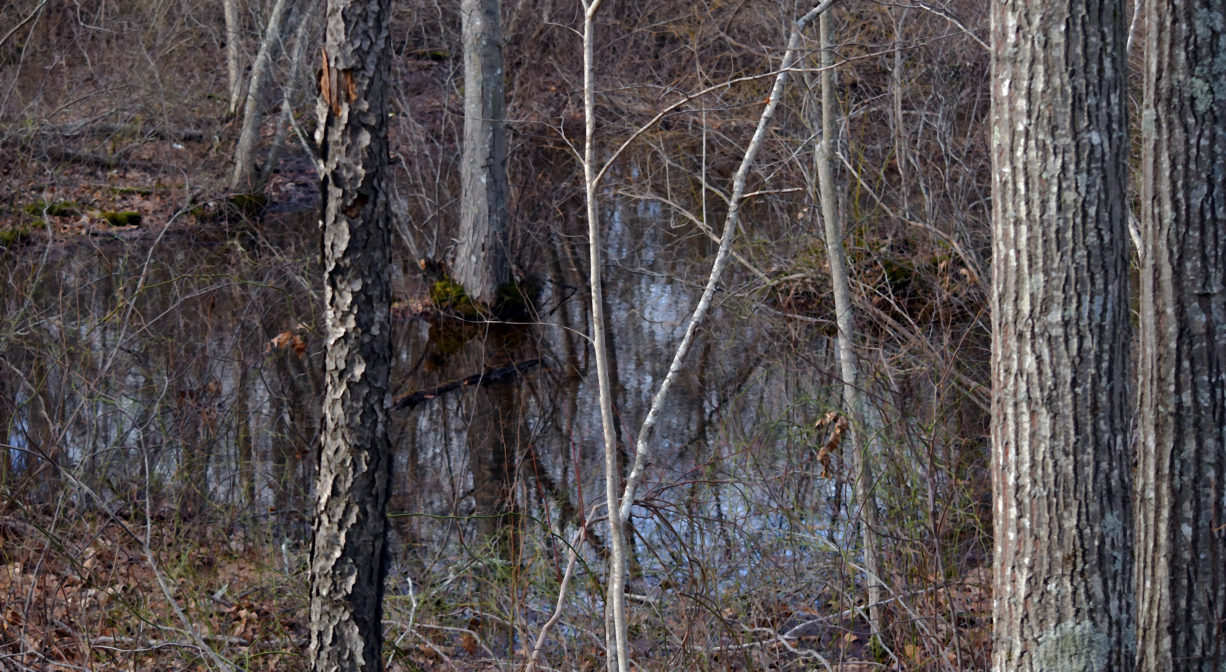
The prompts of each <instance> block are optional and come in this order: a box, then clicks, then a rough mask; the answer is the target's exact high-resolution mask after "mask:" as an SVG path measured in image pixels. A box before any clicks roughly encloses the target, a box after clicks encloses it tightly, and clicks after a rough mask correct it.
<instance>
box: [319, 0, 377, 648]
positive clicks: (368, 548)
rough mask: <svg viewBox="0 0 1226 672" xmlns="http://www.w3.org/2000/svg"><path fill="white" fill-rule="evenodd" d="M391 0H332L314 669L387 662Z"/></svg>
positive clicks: (327, 48)
mask: <svg viewBox="0 0 1226 672" xmlns="http://www.w3.org/2000/svg"><path fill="white" fill-rule="evenodd" d="M390 16H391V3H390V2H389V0H329V2H328V9H327V19H326V21H327V22H326V28H325V31H326V37H325V41H324V48H323V64H322V69H321V81H320V88H321V98H320V102H319V105H318V117H319V121H318V123H319V127H318V130H317V131H316V139H317V140H318V142H319V145H320V162H321V173H322V190H323V194H322V200H323V203H322V208H323V213H322V217H321V220H322V221H321V226H322V228H323V267H324V276H325V285H324V306H325V324H326V333H327V336H326V338H327V353H326V361H325V375H326V386H325V390H324V398H323V427H322V437H321V451H320V458H319V468H318V478H317V481H316V486H315V496H316V504H315V514H314V532H315V538H314V544H313V546H312V549H311V559H310V577H311V645H310V652H309V657H310V660H311V664H312V666H313V669H315V670H319V671H320V672H323V671H324V670H328V671H329V672H332V671H334V670H379V669H382V665H383V663H382V644H383V633H382V615H383V579H384V576H385V574H386V571H387V560H386V558H385V551H386V531H387V518H386V508H387V498H388V490H389V487H390V483H389V481H390V479H391V459H392V458H391V455H390V454H389V453H390V448H389V441H388V422H389V419H388V409H389V405H390V400H391V399H390V394H389V387H388V376H389V369H390V365H391V339H390V318H389V310H390V283H389V278H388V267H389V263H388V250H389V248H390V247H391V245H390V231H391V225H390V222H389V216H388V198H387V191H386V185H385V179H386V173H387V165H388V149H387V107H386V106H387V100H386V96H387V93H386V92H387V88H388V86H389V82H388V77H389V72H390V36H389V32H390V26H389V23H390Z"/></svg>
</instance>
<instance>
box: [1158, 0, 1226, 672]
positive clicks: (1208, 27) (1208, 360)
mask: <svg viewBox="0 0 1226 672" xmlns="http://www.w3.org/2000/svg"><path fill="white" fill-rule="evenodd" d="M1146 14H1147V16H1148V20H1149V32H1148V36H1147V37H1148V41H1147V47H1146V53H1147V64H1146V76H1145V112H1144V118H1143V123H1144V127H1143V130H1144V137H1145V144H1144V149H1143V170H1144V176H1143V187H1142V188H1143V194H1142V238H1143V241H1144V252H1145V253H1144V256H1143V258H1142V271H1141V330H1140V331H1141V360H1140V365H1139V379H1140V398H1141V404H1140V418H1139V422H1138V424H1139V429H1140V446H1139V451H1138V456H1137V490H1136V502H1137V553H1136V556H1137V621H1138V634H1139V641H1138V652H1137V654H1138V658H1137V660H1138V666H1137V669H1138V670H1143V671H1151V670H1153V671H1157V670H1173V669H1178V670H1222V669H1226V494H1224V493H1226V483H1223V478H1222V476H1223V471H1224V469H1226V277H1224V276H1226V229H1224V228H1223V223H1224V222H1226V3H1224V2H1222V1H1221V0H1149V2H1148V3H1147V12H1146Z"/></svg>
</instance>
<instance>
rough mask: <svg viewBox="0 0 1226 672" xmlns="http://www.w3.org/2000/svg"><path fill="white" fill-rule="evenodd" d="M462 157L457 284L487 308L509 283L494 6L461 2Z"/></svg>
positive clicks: (488, 0) (502, 101)
mask: <svg viewBox="0 0 1226 672" xmlns="http://www.w3.org/2000/svg"><path fill="white" fill-rule="evenodd" d="M460 15H461V17H462V19H463V33H464V154H463V157H462V159H461V164H460V173H461V175H460V185H461V197H460V232H459V238H458V240H457V246H456V251H455V262H454V263H453V264H452V265H451V268H452V273H454V275H455V280H456V282H458V283H460V285H462V286H463V287H464V290H465V291H466V292H468V295H469V296H470V297H472V298H473V299H476V300H477V301H478V302H479V303H482V304H485V305H487V306H492V305H493V304H494V299H495V297H496V296H497V293H498V287H499V286H500V285H502V284H504V283H505V282H507V279H508V278H509V277H510V267H509V264H508V261H507V253H506V227H507V120H506V116H507V113H506V93H505V89H504V86H503V73H502V43H501V40H502V36H501V33H500V31H499V27H498V0H463V2H462V3H461V5H460Z"/></svg>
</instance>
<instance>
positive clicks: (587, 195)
mask: <svg viewBox="0 0 1226 672" xmlns="http://www.w3.org/2000/svg"><path fill="white" fill-rule="evenodd" d="M834 1H835V0H824V1H823V2H821V3H819V4H818V5H817V6H815V7H813V8H812V9H810V10H809V11H808V12H806V13H805V14H804V15H803V16H801V17H800V18H798V19H796V20H795V21H793V22H792V26H791V34H790V36H789V38H788V44H787V49H786V51H785V52H784V55H783V62H782V64H781V66H780V68H779V70H778V71H777V72H776V73H775V77H774V83H773V85H772V86H771V91H770V96H769V97H768V98H767V103H766V106H765V107H764V108H763V110H762V113H761V115H760V116H759V117H758V123H757V126H756V128H755V129H754V134H753V137H752V138H751V139H750V140H749V144H748V145H747V146H746V148H745V153H744V155H743V156H742V157H741V161H740V164H739V166H738V167H737V170H736V174H735V175H734V176H733V178H732V193H731V195H730V196H729V199H728V212H727V215H726V216H725V218H724V229H723V232H722V235H721V237H720V239H719V250H718V252H717V253H716V255H715V260H714V262H713V263H712V265H711V273H710V275H709V276H708V277H707V282H706V285H705V286H704V287H703V291H702V295H701V296H700V297H699V299H698V303H697V304H696V305H695V306H694V312H693V313H692V314H691V315H690V319H689V323H688V324H687V325H686V329H685V334H684V335H683V336H682V338H681V342H680V343H679V344H678V345H677V350H676V351H675V352H674V353H673V358H672V362H671V363H670V364H669V367H668V373H667V374H665V376H664V380H663V381H662V382H661V383H660V387H659V388H658V389H657V390H656V393H655V395H653V396H652V399H651V406H650V408H648V411H647V417H646V418H645V419H644V420H643V425H642V427H641V428H640V429H639V432H638V440H637V441H636V442H635V453H634V463H633V464H632V465H631V468H630V473H629V474H627V476H626V479H625V485H624V486H622V485H621V472H620V470H619V467H618V456H617V442H616V440H615V435H616V430H615V427H614V418H613V404H612V392H611V389H610V387H611V386H610V383H609V370H610V365H609V357H608V344H607V334H606V333H605V332H606V325H605V321H604V305H603V303H604V302H603V299H602V290H601V272H600V267H601V263H602V261H601V259H602V251H601V246H600V220H599V210H598V208H597V198H596V196H597V186H598V185H599V183H600V180H601V178H602V177H603V176H604V175H605V173H606V172H607V171H608V170H609V167H610V166H612V165H613V162H614V161H616V160H617V158H618V157H619V156H620V155H621V153H622V152H623V151H625V149H626V148H627V147H628V146H629V145H630V144H631V143H633V142H634V141H635V140H636V139H637V138H638V137H639V135H640V134H642V133H643V132H645V131H646V130H648V129H649V128H651V127H652V126H654V125H655V124H657V123H659V121H660V120H661V119H663V118H664V116H665V115H666V114H667V113H669V112H671V111H672V110H674V109H676V108H678V107H680V106H681V104H682V103H685V102H688V101H689V100H691V98H689V97H687V98H685V99H683V100H682V101H681V102H680V103H675V104H673V105H670V106H668V107H666V108H664V109H663V110H661V111H660V112H659V113H657V114H656V115H655V116H654V117H653V118H652V119H651V121H649V122H648V123H647V124H645V125H644V126H642V127H640V128H639V129H638V130H637V131H635V132H634V133H633V134H631V136H630V137H629V138H627V139H626V140H625V141H624V142H622V144H621V145H620V146H619V147H618V148H617V149H616V150H615V151H613V152H612V154H611V155H610V157H609V158H608V159H607V160H606V161H605V162H604V163H603V164H602V167H600V168H599V169H597V165H596V156H595V149H594V137H595V132H596V120H595V109H596V103H595V63H594V61H595V56H594V53H595V49H594V44H595V38H594V34H593V33H594V31H593V22H594V19H595V16H596V13H597V11H599V9H600V5H601V2H602V0H591V1H590V2H586V3H585V4H584V6H583V7H584V19H583V104H584V117H585V140H584V151H583V159H582V162H583V183H584V202H585V205H586V209H587V221H588V252H589V259H588V264H589V268H590V273H591V277H590V280H589V282H590V284H591V292H592V340H593V345H594V347H595V350H596V375H597V380H598V388H599V397H600V401H599V403H600V415H601V423H602V429H603V439H604V444H605V445H604V458H605V503H606V505H607V506H608V508H609V537H610V547H611V548H610V551H611V553H610V558H609V578H608V588H607V591H606V610H607V611H606V618H605V630H606V631H605V646H606V650H607V655H608V658H607V661H606V663H607V668H608V669H609V670H610V672H613V671H614V670H617V672H629V670H630V654H629V643H628V638H629V636H628V632H627V621H626V596H625V590H626V563H627V556H626V541H625V535H626V529H625V526H626V520H627V519H629V517H630V512H631V508H632V507H633V506H634V496H635V491H636V489H637V488H638V485H639V484H640V483H641V482H642V479H643V476H644V474H645V473H646V468H647V464H648V462H649V461H650V459H651V456H652V454H653V451H652V444H651V443H650V438H651V435H652V430H653V429H654V428H655V425H656V422H658V421H659V418H660V413H661V412H662V411H663V408H664V402H665V400H667V399H668V395H669V392H670V391H671V390H672V387H673V385H674V383H676V381H677V376H678V373H679V372H680V371H681V369H682V368H683V366H684V362H685V358H686V356H687V355H688V354H689V352H690V347H691V346H692V345H693V343H694V336H695V334H696V333H697V332H698V328H699V327H700V326H701V325H702V323H703V320H704V319H705V318H706V315H707V312H708V311H709V310H710V308H711V301H712V299H713V298H714V296H715V291H716V288H717V287H718V285H719V282H720V278H721V277H722V276H723V272H724V269H725V268H726V267H727V265H728V259H729V257H730V256H731V252H732V241H733V240H734V239H735V238H736V231H737V227H738V225H739V223H740V208H741V205H742V204H743V199H744V197H745V182H746V179H747V177H748V176H749V170H750V167H751V166H752V165H753V162H754V159H755V158H756V157H757V154H758V150H759V149H761V147H762V141H763V139H764V138H765V137H766V134H767V129H768V128H769V126H770V122H771V119H772V118H773V117H774V114H775V110H776V109H777V108H778V105H779V99H780V96H781V94H782V93H783V89H784V85H785V84H786V82H787V76H788V73H789V72H790V71H791V69H792V68H793V66H794V65H795V62H796V53H797V50H798V48H799V45H800V35H801V32H802V31H803V30H804V28H805V26H807V25H808V24H809V23H810V22H811V21H812V20H813V19H815V18H817V17H818V16H819V15H821V14H823V13H824V12H825V11H826V10H828V9H829V8H830V7H831V6H832V5H833V4H834ZM715 88H721V87H715ZM710 90H713V89H708V90H707V92H709V91H710ZM696 95H697V94H696ZM619 493H620V494H619Z"/></svg>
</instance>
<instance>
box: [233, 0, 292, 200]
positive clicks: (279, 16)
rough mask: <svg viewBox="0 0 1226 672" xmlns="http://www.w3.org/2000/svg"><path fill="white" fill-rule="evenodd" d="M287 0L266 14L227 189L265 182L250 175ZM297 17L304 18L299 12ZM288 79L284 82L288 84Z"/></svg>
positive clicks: (255, 187) (256, 187) (245, 189)
mask: <svg viewBox="0 0 1226 672" xmlns="http://www.w3.org/2000/svg"><path fill="white" fill-rule="evenodd" d="M287 6H288V3H287V2H286V0H276V2H274V3H273V6H272V12H271V13H270V14H269V15H268V27H267V28H266V29H265V30H264V40H263V41H262V42H261V43H260V51H259V52H258V53H257V54H256V57H255V64H254V65H252V66H251V82H250V84H249V85H248V87H247V96H246V98H245V101H246V102H245V103H243V106H242V112H243V124H242V130H240V131H239V134H238V144H237V145H235V148H234V171H233V172H232V173H231V174H230V189H231V190H232V191H238V192H242V193H254V192H257V191H262V190H263V188H264V185H262V184H256V183H255V182H254V181H253V180H252V179H251V173H252V169H253V168H254V167H255V158H254V156H255V142H256V140H257V136H259V134H260V127H261V125H262V122H263V120H264V79H265V77H267V75H268V71H269V69H270V68H271V67H272V58H273V49H275V48H277V47H278V45H280V44H282V43H283V42H284V33H287V32H288V31H289V28H288V26H285V25H283V24H285V13H286V10H287ZM299 20H300V21H301V20H305V19H303V18H302V17H301V16H300V17H299ZM289 85H290V84H289V83H288V82H287V83H286V84H285V86H287V87H288V86H289Z"/></svg>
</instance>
